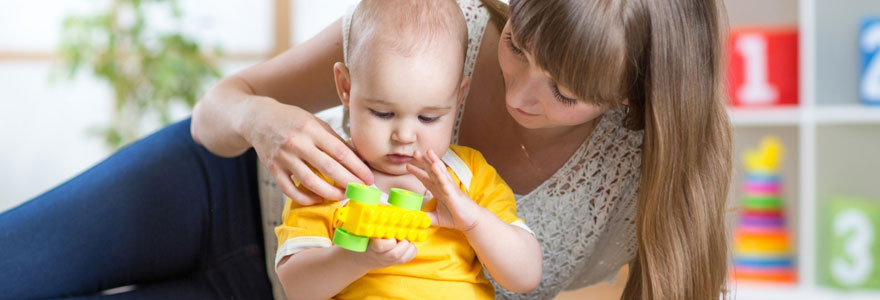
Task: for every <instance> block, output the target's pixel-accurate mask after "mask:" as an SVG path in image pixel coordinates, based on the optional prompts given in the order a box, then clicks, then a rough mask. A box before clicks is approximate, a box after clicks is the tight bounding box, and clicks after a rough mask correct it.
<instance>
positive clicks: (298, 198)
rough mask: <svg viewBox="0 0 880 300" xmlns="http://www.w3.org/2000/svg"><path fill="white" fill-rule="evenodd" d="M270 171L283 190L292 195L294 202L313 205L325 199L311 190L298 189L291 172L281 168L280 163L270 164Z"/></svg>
mask: <svg viewBox="0 0 880 300" xmlns="http://www.w3.org/2000/svg"><path fill="white" fill-rule="evenodd" d="M269 172H270V173H271V174H272V177H275V181H276V182H277V183H278V187H280V188H281V192H283V193H284V194H285V195H287V197H290V199H292V200H293V201H294V202H296V203H299V204H300V205H313V204H317V203H321V201H323V199H321V197H319V196H318V195H315V194H314V193H312V192H310V191H307V190H302V189H298V188H297V187H296V186H295V185H294V183H293V182H292V181H291V178H290V173H288V172H285V171H283V170H281V169H280V168H279V167H278V165H272V166H270V167H269Z"/></svg>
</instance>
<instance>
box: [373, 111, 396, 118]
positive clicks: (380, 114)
mask: <svg viewBox="0 0 880 300" xmlns="http://www.w3.org/2000/svg"><path fill="white" fill-rule="evenodd" d="M370 113H371V114H373V115H374V116H377V117H379V118H380V119H391V118H393V117H394V113H393V112H385V111H377V110H372V109H370Z"/></svg>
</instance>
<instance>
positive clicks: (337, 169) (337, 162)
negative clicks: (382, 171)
mask: <svg viewBox="0 0 880 300" xmlns="http://www.w3.org/2000/svg"><path fill="white" fill-rule="evenodd" d="M315 134H316V138H315V144H316V145H315V146H317V148H318V149H319V150H320V151H319V152H318V154H322V155H321V156H324V157H315V158H314V159H315V160H314V161H313V160H312V159H309V160H308V161H309V163H311V164H312V166H314V167H315V168H317V169H318V171H321V173H324V175H327V177H330V179H333V180H334V181H336V182H339V183H342V184H347V183H349V182H358V183H364V184H373V172H372V171H370V168H369V167H368V166H367V164H365V163H364V162H363V161H362V160H361V159H360V157H358V156H357V154H355V152H354V151H353V150H352V149H351V148H350V147H349V146H348V144H346V143H345V142H343V141H342V138H340V137H339V136H338V135H336V133H335V132H333V131H332V130H330V129H327V130H324V131H323V132H316V133H315ZM327 158H329V160H327Z"/></svg>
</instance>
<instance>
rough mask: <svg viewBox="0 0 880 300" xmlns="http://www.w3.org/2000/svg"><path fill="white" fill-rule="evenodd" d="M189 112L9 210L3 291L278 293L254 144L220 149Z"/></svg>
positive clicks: (0, 260) (0, 240)
mask: <svg viewBox="0 0 880 300" xmlns="http://www.w3.org/2000/svg"><path fill="white" fill-rule="evenodd" d="M189 128H190V120H185V121H182V122H179V123H177V124H173V125H171V126H168V127H167V128H165V129H163V130H161V131H159V132H157V133H154V134H153V135H151V136H149V137H146V138H144V139H142V140H140V141H138V142H136V143H134V144H132V145H130V146H128V147H126V148H124V149H122V150H120V151H118V152H117V153H116V154H114V155H113V156H111V157H109V158H108V159H107V160H105V161H103V162H101V163H100V164H98V165H96V166H94V167H93V168H91V169H89V170H87V171H85V172H84V173H82V174H80V175H78V176H77V177H75V178H73V179H71V180H70V181H68V182H66V183H64V184H62V185H60V186H58V187H56V188H54V189H52V190H50V191H48V192H47V193H45V194H43V195H41V196H38V197H36V198H34V199H32V200H30V201H28V202H26V203H24V204H22V205H20V206H18V207H16V208H14V209H12V210H9V211H7V212H5V213H3V214H0V299H24V298H59V297H86V298H90V297H97V296H100V295H101V294H100V291H103V290H106V289H111V288H114V287H120V286H128V285H135V289H134V290H133V291H130V292H126V293H122V294H117V295H114V297H124V298H149V299H193V298H197V299H205V298H227V299H271V297H272V290H271V286H270V283H269V279H268V275H267V274H266V267H265V262H264V260H263V259H264V255H263V247H264V246H263V238H262V237H263V235H262V229H261V227H260V224H261V221H260V207H259V205H260V204H259V198H258V195H257V178H256V176H257V175H256V155H255V154H254V151H253V150H250V151H248V152H247V153H245V154H243V155H241V156H238V157H235V158H222V157H218V156H215V155H213V154H211V153H210V152H208V151H207V150H206V149H205V148H204V147H202V146H199V145H197V144H195V142H194V141H193V139H192V137H191V136H190V131H189Z"/></svg>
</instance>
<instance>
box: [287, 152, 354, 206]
mask: <svg viewBox="0 0 880 300" xmlns="http://www.w3.org/2000/svg"><path fill="white" fill-rule="evenodd" d="M288 168H290V172H291V174H292V175H293V179H295V180H296V181H298V182H299V185H298V186H297V187H300V186H301V187H305V188H306V189H308V190H309V191H311V192H312V193H315V194H316V195H318V196H319V197H321V198H324V199H328V200H342V198H343V197H345V194H344V193H343V192H342V189H340V188H338V187H336V186H333V185H332V184H330V183H329V182H327V181H325V180H324V179H321V177H318V175H317V174H315V171H313V170H312V169H311V168H309V166H308V165H307V164H306V163H305V162H303V161H302V160H298V159H294V160H291V161H290V162H289V163H288Z"/></svg>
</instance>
